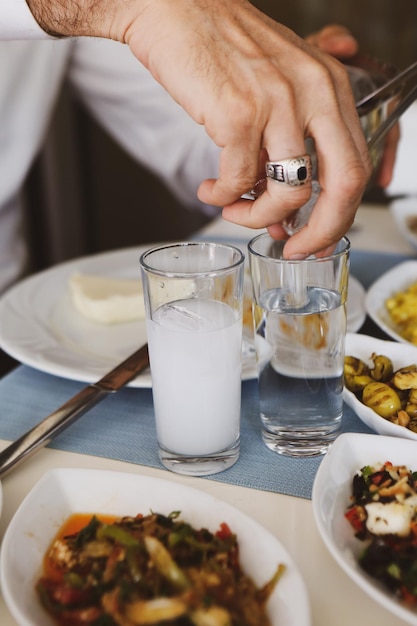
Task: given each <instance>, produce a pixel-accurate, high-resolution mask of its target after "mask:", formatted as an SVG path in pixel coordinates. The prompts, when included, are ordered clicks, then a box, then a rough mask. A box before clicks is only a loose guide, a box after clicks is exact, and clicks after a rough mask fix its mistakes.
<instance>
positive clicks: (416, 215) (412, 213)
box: [390, 196, 417, 248]
mask: <svg viewBox="0 0 417 626" xmlns="http://www.w3.org/2000/svg"><path fill="white" fill-rule="evenodd" d="M390 210H391V214H392V216H393V218H394V221H395V223H396V225H397V227H398V230H399V231H400V233H401V234H402V236H403V237H404V239H406V240H407V241H408V242H409V243H410V244H411V245H412V246H414V247H415V248H417V197H416V196H411V197H407V198H402V199H401V200H395V201H394V202H393V203H392V204H391V205H390ZM410 219H414V224H415V228H410V222H409V220H410Z"/></svg>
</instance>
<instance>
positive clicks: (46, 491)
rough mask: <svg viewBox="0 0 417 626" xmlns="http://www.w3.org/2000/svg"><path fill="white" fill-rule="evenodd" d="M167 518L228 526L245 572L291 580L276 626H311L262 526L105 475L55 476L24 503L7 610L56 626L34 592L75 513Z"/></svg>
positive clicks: (209, 504)
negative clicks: (53, 545) (278, 572)
mask: <svg viewBox="0 0 417 626" xmlns="http://www.w3.org/2000/svg"><path fill="white" fill-rule="evenodd" d="M150 510H152V511H155V512H159V513H163V514H165V515H167V514H169V513H170V512H172V511H178V510H179V511H181V513H182V517H183V518H184V519H186V520H187V521H188V522H190V523H191V524H192V525H194V526H196V527H206V528H208V529H209V530H211V531H216V530H218V528H219V526H220V524H221V523H222V522H226V523H227V524H228V525H229V526H230V528H231V529H232V530H233V532H235V533H236V534H237V537H238V541H239V544H240V557H241V562H242V566H243V568H244V569H245V571H246V572H247V573H248V574H249V575H250V576H251V577H252V578H253V580H254V581H255V583H256V584H258V585H262V584H264V583H265V582H266V581H267V580H268V579H269V578H270V577H271V576H272V574H273V572H274V571H275V569H276V567H277V565H278V564H279V563H285V564H286V567H287V569H286V572H285V573H284V575H283V577H282V578H281V580H280V581H279V583H278V585H277V587H276V589H275V591H274V593H273V594H272V596H271V598H270V599H269V602H268V610H269V613H270V617H271V623H272V625H273V626H282V625H283V624H285V626H309V624H310V609H309V601H308V597H307V594H306V589H305V586H304V582H303V580H302V578H301V576H300V574H299V572H298V571H297V569H296V566H295V564H294V562H293V560H292V558H291V557H290V556H289V554H287V552H286V550H285V549H284V548H283V547H282V545H281V544H280V543H279V541H278V540H277V539H276V538H275V537H274V536H273V535H271V534H270V533H269V532H268V531H266V530H265V529H264V528H263V527H262V526H260V525H259V524H258V523H257V522H255V521H254V520H252V519H251V518H250V517H247V516H246V515H244V514H243V513H241V512H240V511H238V510H237V509H235V508H234V507H232V506H230V505H229V504H226V503H225V502H223V501H221V500H219V499H217V498H215V497H213V496H210V495H207V494H205V493H203V492H201V491H198V490H197V489H193V488H191V487H186V486H183V485H180V484H179V483H176V482H173V481H166V480H161V479H157V478H148V477H144V476H139V475H136V474H128V473H123V472H111V471H103V470H83V469H57V470H51V471H49V472H48V473H47V474H45V475H44V476H43V478H42V479H41V480H40V481H39V482H38V483H37V485H35V487H34V488H33V489H32V491H31V492H30V493H29V495H28V496H27V497H26V498H25V500H24V501H23V503H22V504H21V506H20V507H19V509H18V510H17V512H16V513H15V515H14V517H13V519H12V521H11V522H10V524H9V526H8V528H7V531H6V533H5V535H4V539H3V543H2V548H1V560H0V576H1V587H2V592H3V596H4V599H5V601H6V604H7V606H8V608H9V610H10V612H11V613H12V615H13V616H14V618H15V619H16V621H17V622H18V623H19V625H20V626H35V625H36V626H52V625H53V622H52V620H51V619H48V617H47V616H46V614H45V613H44V611H43V609H42V608H41V606H40V605H39V602H38V600H37V597H36V594H35V591H34V585H35V582H36V580H37V578H38V576H39V574H40V568H41V564H42V557H43V555H44V553H45V552H46V550H47V548H48V546H49V544H50V542H51V541H52V539H53V537H54V535H55V534H56V532H57V530H58V529H59V527H60V526H61V525H62V523H63V522H64V521H65V519H66V518H67V517H69V515H71V514H72V513H76V512H80V513H83V512H84V513H109V514H114V515H136V514H137V513H144V514H147V513H149V512H150Z"/></svg>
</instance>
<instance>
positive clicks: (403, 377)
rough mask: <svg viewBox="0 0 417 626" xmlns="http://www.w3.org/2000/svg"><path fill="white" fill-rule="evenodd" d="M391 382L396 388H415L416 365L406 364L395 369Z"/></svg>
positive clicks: (416, 380)
mask: <svg viewBox="0 0 417 626" xmlns="http://www.w3.org/2000/svg"><path fill="white" fill-rule="evenodd" d="M392 382H393V384H394V385H395V386H396V387H398V389H417V366H416V365H408V366H407V367H402V368H401V369H399V370H397V371H396V372H395V374H394V377H393V379H392Z"/></svg>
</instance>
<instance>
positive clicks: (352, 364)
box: [344, 356, 369, 378]
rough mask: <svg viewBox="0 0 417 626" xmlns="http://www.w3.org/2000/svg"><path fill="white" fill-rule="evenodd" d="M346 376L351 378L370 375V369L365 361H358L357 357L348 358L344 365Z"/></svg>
mask: <svg viewBox="0 0 417 626" xmlns="http://www.w3.org/2000/svg"><path fill="white" fill-rule="evenodd" d="M344 374H345V376H346V378H347V377H349V376H361V375H362V374H369V367H368V366H367V364H366V363H365V362H364V361H361V359H358V358H357V357H355V356H346V357H345V365H344Z"/></svg>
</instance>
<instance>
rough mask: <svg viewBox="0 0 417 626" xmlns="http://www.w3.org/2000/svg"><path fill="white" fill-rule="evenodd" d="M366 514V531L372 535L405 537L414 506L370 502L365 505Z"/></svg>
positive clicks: (405, 503) (398, 503)
mask: <svg viewBox="0 0 417 626" xmlns="http://www.w3.org/2000/svg"><path fill="white" fill-rule="evenodd" d="M365 509H366V512H367V514H368V517H367V520H366V527H367V529H368V530H369V531H370V532H371V533H373V534H374V535H398V536H399V537H406V536H407V535H408V534H409V533H410V524H411V520H412V519H413V517H414V514H415V505H414V506H411V498H410V504H408V503H407V502H403V503H400V502H387V503H383V502H371V503H369V504H365Z"/></svg>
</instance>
